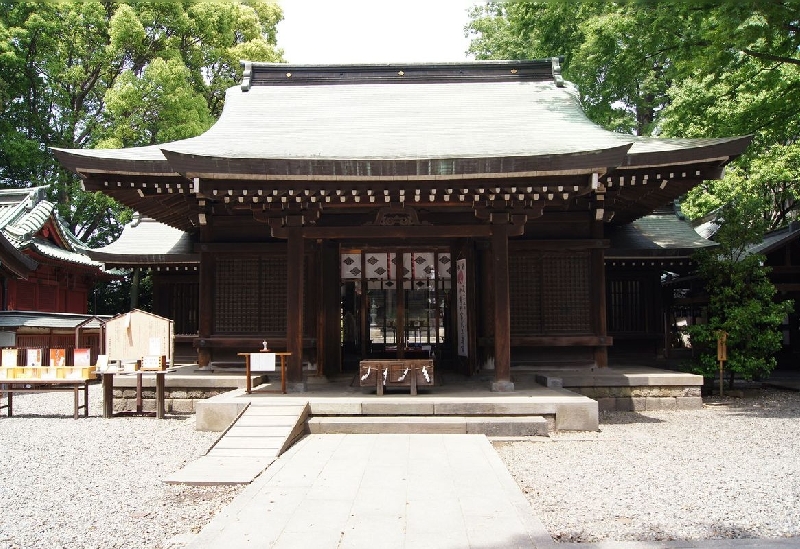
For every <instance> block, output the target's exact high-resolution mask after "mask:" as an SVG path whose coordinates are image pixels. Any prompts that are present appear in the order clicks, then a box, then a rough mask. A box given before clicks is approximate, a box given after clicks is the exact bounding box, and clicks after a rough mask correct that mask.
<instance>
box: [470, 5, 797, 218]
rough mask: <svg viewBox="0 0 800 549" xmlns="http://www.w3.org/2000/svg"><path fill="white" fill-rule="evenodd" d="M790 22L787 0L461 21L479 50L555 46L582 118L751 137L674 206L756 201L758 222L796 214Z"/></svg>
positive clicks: (481, 11) (572, 8) (705, 207)
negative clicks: (715, 175)
mask: <svg viewBox="0 0 800 549" xmlns="http://www.w3.org/2000/svg"><path fill="white" fill-rule="evenodd" d="M798 31H800V1H798V0H785V1H780V0H770V1H760V0H749V1H748V0H743V1H741V2H722V1H702V0H701V1H688V0H672V1H665V2H654V1H648V0H639V1H627V2H614V3H608V2H601V1H595V0H591V1H585V2H579V3H573V2H566V1H557V0H556V1H551V2H508V3H506V2H490V3H488V4H487V5H485V6H479V7H475V8H473V11H472V13H471V21H470V23H469V24H468V26H467V32H468V33H469V34H470V35H471V36H472V42H471V46H470V51H471V52H472V53H473V54H475V56H476V57H477V58H479V59H501V58H504V59H517V58H541V57H551V56H555V55H563V56H564V62H563V64H562V67H563V74H564V77H565V78H566V79H568V80H571V81H572V82H574V83H575V84H576V86H577V87H578V90H579V92H580V99H581V102H582V104H583V107H584V109H585V111H586V113H587V115H588V116H589V117H590V118H591V119H592V120H594V121H595V122H597V123H599V124H601V125H603V126H604V127H606V128H608V129H610V130H614V131H620V132H626V133H635V134H637V135H661V136H666V137H722V136H730V135H747V134H752V135H753V136H754V141H753V145H752V146H751V147H750V149H749V151H748V153H747V154H746V155H745V156H744V157H743V158H741V159H739V161H738V162H737V163H736V167H735V169H733V170H729V172H728V175H727V176H726V177H725V179H723V180H722V181H713V182H706V183H704V184H703V185H701V186H700V187H698V188H697V189H696V190H694V191H693V192H692V193H690V195H689V196H688V197H687V199H686V200H685V202H684V204H683V209H684V212H685V213H687V214H688V215H690V216H692V217H700V216H704V215H708V214H711V213H713V212H715V211H719V209H720V207H721V206H722V205H723V204H728V203H732V204H736V203H738V202H739V201H742V202H752V200H753V199H754V198H756V199H757V200H758V201H759V208H758V209H757V211H758V215H759V217H760V218H761V219H762V220H763V221H764V224H763V226H764V227H765V228H768V229H772V228H777V227H780V226H782V225H784V224H786V223H787V222H789V221H790V220H792V219H796V218H797V217H798V212H799V211H800V201H798V197H800V148H799V147H798V144H797V140H798V136H799V135H800V111H798V110H797V109H796V107H795V106H796V105H797V104H800V50H799V49H798V48H799V47H800V32H798ZM748 207H749V206H748Z"/></svg>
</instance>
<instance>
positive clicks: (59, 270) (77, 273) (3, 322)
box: [0, 187, 110, 356]
mask: <svg viewBox="0 0 800 549" xmlns="http://www.w3.org/2000/svg"><path fill="white" fill-rule="evenodd" d="M46 190H47V189H46V187H32V188H24V189H3V190H0V292H1V295H2V308H1V309H2V310H0V344H1V345H3V346H12V347H30V348H49V347H60V348H67V349H68V350H69V351H68V352H71V349H72V347H74V346H75V341H76V327H79V326H80V327H83V329H82V330H81V331H80V333H79V334H77V338H78V340H79V346H84V347H91V348H92V349H93V353H94V356H96V355H97V353H98V351H99V349H100V338H99V324H98V321H97V319H95V318H94V317H91V316H89V315H88V314H87V311H88V302H89V295H90V292H91V291H92V288H93V287H94V285H95V283H96V282H97V281H98V280H107V279H109V278H110V275H109V274H108V273H107V272H106V271H105V270H104V269H103V265H102V263H99V262H96V261H93V260H92V259H90V258H89V256H88V255H87V254H86V252H87V251H88V248H87V247H86V246H84V245H83V243H81V242H80V241H79V240H78V239H77V238H76V237H75V236H74V235H73V234H72V232H71V231H70V230H69V228H67V227H66V226H65V225H64V224H63V223H62V222H61V220H60V219H59V217H58V214H57V213H56V211H55V205H54V204H53V203H52V202H50V201H48V200H46V196H45V192H46ZM70 356H71V355H70Z"/></svg>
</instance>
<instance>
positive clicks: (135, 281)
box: [131, 267, 142, 309]
mask: <svg viewBox="0 0 800 549" xmlns="http://www.w3.org/2000/svg"><path fill="white" fill-rule="evenodd" d="M141 275H142V269H141V268H140V267H134V268H133V273H132V274H131V309H138V308H139V281H140V279H141Z"/></svg>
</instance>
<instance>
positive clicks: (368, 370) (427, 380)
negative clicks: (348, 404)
mask: <svg viewBox="0 0 800 549" xmlns="http://www.w3.org/2000/svg"><path fill="white" fill-rule="evenodd" d="M359 364H360V366H359V375H358V377H359V385H360V386H361V387H375V388H376V390H377V393H378V395H382V394H383V389H384V387H409V388H410V389H411V394H412V395H416V394H417V387H420V386H423V387H424V386H432V385H433V383H434V377H433V359H431V358H395V359H385V360H380V359H379V360H362V361H361V362H360V363H359Z"/></svg>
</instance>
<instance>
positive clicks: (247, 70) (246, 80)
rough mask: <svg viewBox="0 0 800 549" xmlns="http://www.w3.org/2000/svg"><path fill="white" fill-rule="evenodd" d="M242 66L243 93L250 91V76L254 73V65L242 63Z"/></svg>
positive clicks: (248, 62) (247, 62)
mask: <svg viewBox="0 0 800 549" xmlns="http://www.w3.org/2000/svg"><path fill="white" fill-rule="evenodd" d="M241 64H242V91H244V92H246V91H250V75H251V74H252V72H253V63H252V62H250V61H241Z"/></svg>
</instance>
